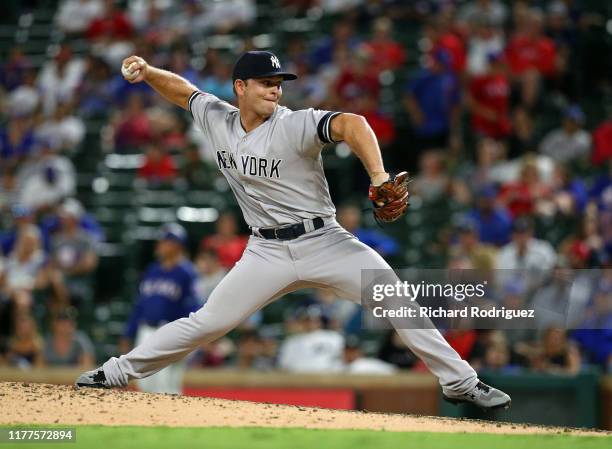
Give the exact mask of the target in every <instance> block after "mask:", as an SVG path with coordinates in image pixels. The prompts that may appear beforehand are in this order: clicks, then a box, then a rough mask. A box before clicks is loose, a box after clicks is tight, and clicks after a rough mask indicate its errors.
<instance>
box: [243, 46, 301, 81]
mask: <svg viewBox="0 0 612 449" xmlns="http://www.w3.org/2000/svg"><path fill="white" fill-rule="evenodd" d="M267 76H282V77H283V79H284V80H294V79H296V78H297V75H295V74H294V73H291V72H285V71H283V69H282V68H281V63H280V60H279V59H278V58H277V57H276V55H275V54H274V53H271V52H269V51H248V52H246V53H243V54H242V56H240V57H239V58H238V61H236V64H235V65H234V72H233V73H232V81H236V80H246V79H249V78H265V77H267Z"/></svg>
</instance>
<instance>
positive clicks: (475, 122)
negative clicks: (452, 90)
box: [468, 53, 512, 139]
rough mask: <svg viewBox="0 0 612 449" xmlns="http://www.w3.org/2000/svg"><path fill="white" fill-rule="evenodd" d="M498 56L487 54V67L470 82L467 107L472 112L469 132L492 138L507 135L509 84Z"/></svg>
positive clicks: (498, 54)
mask: <svg viewBox="0 0 612 449" xmlns="http://www.w3.org/2000/svg"><path fill="white" fill-rule="evenodd" d="M501 58H502V55H501V53H497V54H496V53H493V54H489V55H488V68H487V69H486V70H485V72H484V73H483V74H482V75H481V76H476V77H474V78H473V79H472V81H471V83H470V88H469V94H468V104H469V106H470V109H471V111H472V129H473V130H474V131H475V132H476V134H478V135H481V136H486V137H491V138H494V139H505V138H507V137H508V136H509V135H510V131H511V128H512V124H511V121H510V114H509V111H510V82H509V81H508V77H507V76H506V74H505V70H504V66H503V62H502V60H501Z"/></svg>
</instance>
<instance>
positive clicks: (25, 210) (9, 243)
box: [0, 202, 49, 256]
mask: <svg viewBox="0 0 612 449" xmlns="http://www.w3.org/2000/svg"><path fill="white" fill-rule="evenodd" d="M10 213H11V215H12V223H11V226H10V227H9V228H8V229H7V231H6V232H4V233H3V234H0V253H1V254H4V255H5V256H8V255H9V254H11V253H12V252H13V249H15V244H16V242H17V237H18V236H19V232H20V231H21V230H24V229H26V228H28V227H31V226H34V227H36V226H37V224H36V215H35V214H34V211H33V210H32V209H30V208H29V207H26V206H23V205H22V204H19V203H17V202H15V203H13V205H12V207H11V209H10ZM39 231H40V232H41V238H42V247H43V249H44V251H45V252H46V251H47V250H48V249H49V234H48V232H47V231H46V230H45V229H43V228H42V227H40V228H39Z"/></svg>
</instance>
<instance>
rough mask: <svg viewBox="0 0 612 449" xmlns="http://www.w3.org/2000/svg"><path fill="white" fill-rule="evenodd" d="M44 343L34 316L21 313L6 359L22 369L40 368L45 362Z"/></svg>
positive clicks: (9, 343) (16, 322)
mask: <svg viewBox="0 0 612 449" xmlns="http://www.w3.org/2000/svg"><path fill="white" fill-rule="evenodd" d="M44 344H45V343H44V340H43V339H42V338H41V336H40V334H39V333H38V329H37V326H36V321H35V320H34V318H33V317H32V316H30V315H25V314H24V315H20V316H19V317H17V319H16V320H15V331H14V333H13V335H12V336H11V338H10V339H9V341H8V351H7V354H6V360H7V361H8V363H9V365H12V366H15V367H17V368H21V369H29V368H40V367H41V366H43V363H44V361H43V348H44Z"/></svg>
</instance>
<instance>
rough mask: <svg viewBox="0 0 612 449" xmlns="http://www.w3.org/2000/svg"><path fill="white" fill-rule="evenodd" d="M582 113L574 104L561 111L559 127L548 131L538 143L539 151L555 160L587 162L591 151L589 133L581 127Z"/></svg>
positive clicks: (582, 122) (582, 123) (582, 121)
mask: <svg viewBox="0 0 612 449" xmlns="http://www.w3.org/2000/svg"><path fill="white" fill-rule="evenodd" d="M583 125H584V113H583V112H582V109H580V106H577V105H574V106H570V107H568V108H566V109H565V111H564V112H563V122H562V124H561V128H558V129H555V130H553V131H550V132H549V133H548V134H547V135H546V137H544V139H543V140H542V142H541V143H540V152H542V153H543V154H546V155H547V156H550V157H551V158H553V159H554V160H555V161H557V162H562V163H568V162H582V163H583V165H584V164H586V163H588V162H587V161H588V160H589V159H590V153H591V135H590V134H589V133H588V131H585V130H584V129H582V126H583Z"/></svg>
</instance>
